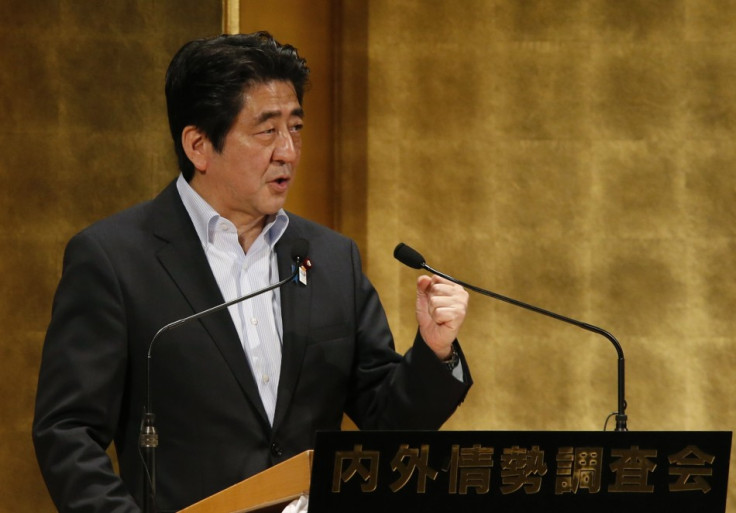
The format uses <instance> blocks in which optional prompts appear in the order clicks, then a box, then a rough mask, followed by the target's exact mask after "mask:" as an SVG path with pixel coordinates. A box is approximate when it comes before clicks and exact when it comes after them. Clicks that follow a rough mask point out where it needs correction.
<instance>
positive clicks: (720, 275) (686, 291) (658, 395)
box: [346, 0, 736, 511]
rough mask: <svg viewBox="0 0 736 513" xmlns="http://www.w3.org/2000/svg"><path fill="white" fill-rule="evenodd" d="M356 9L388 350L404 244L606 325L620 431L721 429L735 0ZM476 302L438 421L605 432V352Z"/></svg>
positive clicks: (486, 1)
mask: <svg viewBox="0 0 736 513" xmlns="http://www.w3.org/2000/svg"><path fill="white" fill-rule="evenodd" d="M368 11H369V12H368V14H367V19H368V20H369V22H368V23H369V32H368V33H369V38H368V48H367V57H368V68H367V69H368V70H369V71H368V93H367V94H368V111H367V120H368V124H367V141H368V143H367V151H366V162H367V164H366V169H367V171H366V176H367V178H366V183H367V192H366V201H367V225H366V233H367V236H366V238H367V243H366V245H367V256H368V258H367V264H368V269H369V274H370V276H371V277H372V279H373V280H374V282H375V283H376V285H377V287H378V289H379V292H380V293H381V295H382V297H383V298H384V303H385V305H386V307H387V309H388V311H389V315H390V319H391V322H392V325H393V326H394V327H395V328H396V330H395V331H396V334H397V342H398V343H399V345H400V346H401V347H402V348H406V347H407V344H408V341H409V340H410V339H411V336H412V335H413V333H414V330H415V329H416V328H415V320H414V311H413V310H414V306H413V295H414V293H413V288H414V281H415V279H416V274H417V273H416V272H415V271H413V270H409V269H406V268H400V264H398V263H397V262H395V261H393V259H392V258H391V251H392V250H393V247H394V245H395V244H396V243H398V242H399V241H404V242H406V243H408V244H410V245H413V246H415V247H416V248H417V249H418V250H419V251H420V252H422V253H423V254H424V255H425V256H426V257H427V258H428V260H429V263H430V265H433V266H435V267H437V268H440V269H443V270H445V271H446V272H448V273H450V274H453V275H455V276H457V277H459V278H461V279H464V280H466V281H469V282H472V283H476V284H478V285H480V286H485V287H487V288H490V289H492V290H494V291H496V292H499V293H502V294H506V295H509V296H512V297H516V298H518V299H521V300H525V301H528V302H530V303H533V304H537V305H539V306H542V307H546V308H549V309H552V310H555V311H557V312H559V313H562V314H565V315H568V316H571V317H575V318H578V319H581V320H583V321H587V322H590V323H593V324H598V325H600V326H602V327H603V328H605V329H608V330H610V331H611V332H613V333H614V334H615V335H616V336H617V338H619V340H620V341H621V343H622V345H623V347H624V350H625V353H626V358H627V368H628V374H627V392H628V393H627V398H628V401H629V409H628V413H629V415H630V422H629V427H630V428H631V429H636V430H669V429H683V430H688V429H701V430H733V428H734V426H736V407H735V406H734V405H733V404H731V403H733V401H730V399H729V398H730V397H732V396H733V395H734V394H736V381H734V380H733V379H730V378H728V376H732V375H733V367H734V359H736V356H735V355H736V342H735V341H734V340H733V333H734V332H736V316H734V311H736V292H735V291H736V287H734V283H735V280H736V259H734V258H733V254H734V250H735V249H736V179H735V178H734V172H733V169H734V168H735V167H736V150H734V145H733V141H734V136H736V73H734V71H733V70H734V69H736V62H734V60H735V59H736V31H734V30H733V27H734V26H736V4H735V3H734V2H730V1H726V0H722V1H715V2H699V1H696V0H675V1H670V0H666V1H665V0H655V1H646V2H644V1H635V0H626V1H620V0H577V1H576V0H573V1H564V2H563V1H558V2H555V1H545V0H531V1H524V2H516V1H511V0H494V1H491V0H468V1H464V2H443V1H440V0H436V1H404V2H393V1H388V0H377V1H372V2H370V4H369V9H368ZM346 15H348V16H349V12H346ZM347 65H348V66H349V63H348V64H347ZM470 308H471V310H470V314H469V317H468V319H467V322H466V325H465V326H464V329H463V333H462V334H461V335H462V338H461V342H462V343H463V347H464V349H465V352H466V354H467V355H468V357H469V359H470V362H471V365H472V368H473V370H474V377H475V387H474V389H473V390H471V392H470V395H469V396H468V398H467V400H466V402H465V403H464V405H463V406H462V407H461V409H460V411H459V412H458V414H457V415H456V416H455V417H454V418H453V419H451V420H450V421H449V422H448V424H447V426H446V428H448V429H491V430H492V429H512V430H514V429H520V430H528V429H570V430H578V429H593V430H596V429H601V428H602V426H603V421H604V419H605V417H606V415H607V414H608V413H609V412H610V411H612V410H613V409H614V408H615V407H616V353H615V352H614V349H613V347H611V345H610V344H609V342H608V341H606V340H605V339H603V338H601V337H598V336H596V335H593V334H590V333H588V332H585V331H582V330H578V329H576V328H574V327H571V326H566V325H564V324H560V323H558V322H555V321H553V320H550V319H548V318H545V317H540V316H537V315H535V314H533V313H530V312H526V311H523V310H518V309H515V308H514V307H512V306H509V305H506V304H503V303H498V302H493V301H492V300H489V299H487V298H483V297H480V296H474V297H472V298H471V306H470ZM734 464H736V460H734V461H732V466H733V465H734ZM731 484H732V486H731V489H732V490H736V473H732V478H731ZM732 494H733V492H732ZM729 503H730V509H729V511H736V497H734V496H733V495H732V496H731V498H730V501H729Z"/></svg>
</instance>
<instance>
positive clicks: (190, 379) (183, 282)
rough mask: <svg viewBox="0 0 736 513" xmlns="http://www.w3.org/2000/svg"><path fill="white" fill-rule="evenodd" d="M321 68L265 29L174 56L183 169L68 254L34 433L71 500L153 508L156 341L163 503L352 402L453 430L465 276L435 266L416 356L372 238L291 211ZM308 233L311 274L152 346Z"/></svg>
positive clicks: (266, 274) (407, 421)
mask: <svg viewBox="0 0 736 513" xmlns="http://www.w3.org/2000/svg"><path fill="white" fill-rule="evenodd" d="M307 78H308V68H307V67H306V63H305V61H304V60H303V59H301V58H300V57H299V56H298V55H297V53H296V51H295V49H294V48H292V47H291V46H288V45H285V46H282V45H280V44H279V43H277V42H276V41H274V40H273V38H272V37H271V36H270V35H268V34H267V33H257V34H251V35H234V36H220V37H217V38H213V39H209V40H199V41H193V42H191V43H188V44H187V45H185V46H184V47H183V48H182V49H181V50H180V51H179V52H178V53H177V55H176V56H175V57H174V59H173V60H172V62H171V64H170V66H169V70H168V72H167V78H166V97H167V106H168V113H169V122H170V126H171V132H172V136H173V138H174V144H175V148H176V152H177V157H178V160H179V167H180V170H181V175H180V176H179V178H178V179H177V180H175V181H174V182H172V184H171V185H169V186H168V187H167V188H166V189H165V190H164V191H163V192H162V193H161V194H160V195H159V196H158V197H157V198H155V199H154V200H153V201H150V202H147V203H144V204H141V205H138V206H136V207H133V208H131V209H129V210H127V211H124V212H122V213H119V214H117V215H115V216H112V217H111V218H109V219H106V220H103V221H100V222H98V223H96V224H94V225H92V226H91V227H89V228H88V229H86V230H84V231H82V232H81V233H80V234H78V235H77V236H75V237H74V238H73V239H72V240H71V241H70V242H69V245H68V247H67V250H66V253H65V259H64V269H63V273H62V278H61V281H60V284H59V288H58V290H57V293H56V296H55V299H54V307H53V313H52V319H51V323H50V325H49V330H48V333H47V336H46V342H45V345H44V352H43V361H42V366H41V371H40V378H39V386H38V395H37V402H36V417H35V420H34V428H33V434H34V442H35V446H36V453H37V456H38V460H39V464H40V466H41V469H42V472H43V474H44V477H45V479H46V482H47V485H48V487H49V490H50V492H51V495H52V497H53V499H54V501H55V503H56V505H57V507H58V508H59V509H60V510H61V511H69V512H72V511H73V512H93V511H94V512H97V511H99V512H105V513H114V512H137V511H140V509H139V506H138V504H140V503H141V500H142V499H141V496H142V483H143V474H144V471H143V466H142V463H141V455H140V453H139V448H138V435H139V430H140V423H141V418H142V413H143V408H144V404H145V403H146V381H147V379H146V362H147V353H148V351H149V348H150V349H151V359H150V364H151V368H150V371H151V372H150V377H151V380H150V383H151V386H150V390H151V397H152V400H151V403H152V409H153V412H154V413H155V415H156V427H157V430H158V432H159V435H160V444H159V446H158V448H157V454H156V458H157V480H156V489H157V497H156V502H157V506H158V508H159V510H160V511H176V510H178V509H181V508H183V507H185V506H187V505H189V504H191V503H193V502H196V501H197V500H200V499H202V498H205V497H207V496H209V495H211V494H213V493H215V492H217V491H220V490H221V489H223V488H225V487H227V486H229V485H231V484H233V483H236V482H238V481H240V480H242V479H244V478H246V477H248V476H250V475H253V474H255V473H257V472H260V471H262V470H264V469H265V468H268V467H269V466H271V465H273V464H275V463H278V462H280V461H283V460H284V459H287V458H289V457H291V456H293V455H295V454H298V453H300V452H301V451H303V450H305V449H308V448H310V447H311V446H312V444H313V436H314V433H315V431H316V430H319V429H332V430H336V429H339V427H340V423H341V419H342V415H343V413H344V412H345V413H347V414H348V415H349V416H350V417H351V418H352V419H353V420H354V421H355V422H356V424H357V425H358V426H359V427H360V428H362V429H436V428H438V427H439V426H440V425H441V424H442V423H443V422H444V421H445V420H446V419H447V418H448V417H449V416H450V415H451V413H452V412H453V411H454V410H455V408H456V407H457V406H458V404H459V403H460V402H461V401H462V400H463V398H464V396H465V394H466V393H467V390H468V388H469V386H470V383H471V380H470V375H469V371H468V369H467V366H466V365H465V363H464V361H462V363H460V365H457V362H458V359H459V360H462V355H461V354H460V351H459V346H458V345H457V342H456V336H457V333H458V330H459V328H460V325H461V324H462V322H463V319H464V317H465V312H466V306H467V293H466V292H465V291H464V290H463V289H462V288H460V287H458V286H456V285H454V284H451V283H449V282H447V281H444V280H442V279H439V278H436V277H434V278H430V277H427V276H423V277H420V278H419V280H418V282H417V320H418V324H419V329H418V333H417V337H416V340H415V342H414V345H413V347H412V349H411V350H410V351H409V352H408V353H407V354H406V355H405V356H404V357H403V358H402V357H401V356H400V355H398V354H396V353H395V352H394V350H393V341H392V337H391V333H390V331H389V328H388V325H387V322H386V318H385V315H384V312H383V309H382V307H381V304H380V302H379V300H378V297H377V295H376V292H375V290H374V288H373V287H372V285H371V284H370V283H369V282H368V280H367V278H366V277H365V276H364V275H363V273H362V271H361V263H360V257H359V254H358V251H357V248H356V246H355V244H354V243H353V242H352V241H350V240H349V239H347V238H345V237H343V236H341V235H339V234H337V233H335V232H332V231H330V230H328V229H326V228H324V227H321V226H319V225H316V224H314V223H312V222H309V221H307V220H305V219H302V218H300V217H298V216H295V215H293V214H287V213H285V212H284V211H283V209H282V207H283V204H284V201H285V200H286V195H287V192H288V190H289V186H290V184H291V182H292V180H293V179H294V176H295V175H294V173H295V171H296V168H297V165H298V163H299V156H300V151H301V135H300V132H301V129H302V123H303V111H302V97H303V91H304V87H305V84H306V83H307ZM300 239H305V240H306V241H308V242H309V254H308V256H309V259H310V261H311V262H312V263H313V266H312V268H311V269H309V270H308V271H307V274H306V277H305V278H304V279H303V280H301V281H300V282H296V283H288V284H286V285H285V286H284V287H283V288H282V289H280V290H279V289H277V290H274V291H273V292H270V293H267V294H262V295H260V296H258V297H256V298H253V299H250V300H247V301H245V302H241V303H238V304H237V305H235V306H232V307H230V308H229V309H227V310H222V311H220V312H217V313H214V314H212V315H208V316H205V317H203V318H201V319H199V320H196V321H193V322H190V323H188V324H186V326H182V327H181V328H176V329H174V330H171V331H169V332H167V333H165V334H164V335H162V336H161V337H160V338H159V339H157V342H156V344H155V346H151V340H152V338H153V336H154V334H155V333H156V332H157V331H158V330H159V329H160V328H161V327H162V326H164V325H166V324H168V323H170V322H172V321H175V320H177V319H181V318H184V317H187V316H189V315H192V314H193V313H196V312H200V311H203V310H205V309H207V308H209V307H212V306H214V305H216V304H219V303H222V302H224V301H225V300H231V299H234V298H236V297H239V296H242V295H245V294H247V293H249V292H252V291H255V290H257V289H260V288H262V287H264V286H266V285H268V284H271V283H275V282H277V281H278V280H279V279H283V278H284V277H288V276H289V275H290V274H291V273H292V266H293V264H294V262H293V260H292V258H291V251H292V250H293V248H294V246H295V245H296V244H297V242H296V241H298V240H300ZM112 441H114V442H115V449H116V451H117V454H118V459H119V464H120V476H119V477H118V476H117V475H116V474H115V472H114V471H113V466H112V464H111V462H110V459H109V458H108V456H107V454H106V449H107V448H108V446H109V444H110V443H111V442H112Z"/></svg>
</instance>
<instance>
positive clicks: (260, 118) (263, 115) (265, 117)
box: [256, 107, 304, 125]
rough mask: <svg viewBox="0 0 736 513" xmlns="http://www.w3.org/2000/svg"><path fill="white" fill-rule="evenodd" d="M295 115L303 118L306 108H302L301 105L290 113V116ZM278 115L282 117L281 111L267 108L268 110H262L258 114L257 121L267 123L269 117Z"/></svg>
mask: <svg viewBox="0 0 736 513" xmlns="http://www.w3.org/2000/svg"><path fill="white" fill-rule="evenodd" d="M293 116H296V117H300V118H303V117H304V109H302V108H301V107H297V108H296V109H294V110H292V111H291V113H290V114H289V117H293ZM278 117H281V111H279V110H267V111H266V112H262V113H261V114H260V115H259V116H258V118H256V123H257V124H259V125H260V124H261V123H265V122H266V121H268V120H269V119H273V118H278Z"/></svg>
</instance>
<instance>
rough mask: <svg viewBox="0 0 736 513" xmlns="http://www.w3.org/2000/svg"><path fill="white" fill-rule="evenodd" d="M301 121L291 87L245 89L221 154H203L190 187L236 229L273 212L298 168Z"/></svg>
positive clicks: (277, 83) (267, 85)
mask: <svg viewBox="0 0 736 513" xmlns="http://www.w3.org/2000/svg"><path fill="white" fill-rule="evenodd" d="M302 117H303V111H302V108H301V106H300V105H299V101H298V100H297V97H296V93H295V91H294V86H293V85H292V84H291V82H284V81H273V82H267V83H265V84H255V85H253V86H251V87H250V88H249V89H248V90H247V91H246V92H245V94H244V96H243V109H242V110H241V111H240V113H239V114H238V116H237V118H236V119H235V123H234V124H233V126H232V128H231V129H230V132H228V134H227V136H226V137H225V144H224V146H223V148H222V151H221V152H220V153H217V152H216V151H214V150H212V151H211V152H210V153H209V158H208V159H207V164H206V169H203V170H200V171H201V173H200V172H199V171H195V176H194V178H193V179H192V182H191V184H192V187H194V188H195V189H196V190H198V192H200V194H202V196H203V197H204V198H205V199H206V200H207V201H208V202H209V203H210V204H211V205H212V206H213V208H215V210H217V212H218V213H219V214H220V215H222V216H224V217H226V218H228V219H230V220H231V221H233V222H235V223H236V224H238V223H240V222H244V221H245V222H247V221H249V220H250V221H256V220H260V219H261V218H263V217H264V216H268V215H271V214H274V213H276V212H277V211H278V210H279V209H280V208H281V207H283V205H284V202H285V201H286V195H287V192H288V190H289V186H290V185H291V181H292V180H293V178H294V173H295V171H296V167H297V165H298V164H299V158H300V156H301V145H302V141H301V129H302V123H303V121H302Z"/></svg>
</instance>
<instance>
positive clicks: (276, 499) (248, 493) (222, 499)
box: [180, 451, 313, 513]
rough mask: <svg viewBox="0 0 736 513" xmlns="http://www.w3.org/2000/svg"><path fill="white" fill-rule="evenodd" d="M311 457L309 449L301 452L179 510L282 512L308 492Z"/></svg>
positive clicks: (188, 512)
mask: <svg viewBox="0 0 736 513" xmlns="http://www.w3.org/2000/svg"><path fill="white" fill-rule="evenodd" d="M312 456H313V452H312V451H304V452H303V453H301V454H299V455H297V456H294V457H293V458H290V459H288V460H286V461H284V462H283V463H280V464H278V465H275V466H273V467H271V468H269V469H267V470H264V471H263V472H261V473H260V474H256V475H255V476H253V477H251V478H249V479H246V480H244V481H241V482H240V483H237V484H234V485H233V486H231V487H229V488H225V489H224V490H222V491H221V492H218V493H216V494H214V495H211V496H210V497H207V498H206V499H204V500H201V501H199V502H197V503H196V504H192V505H191V506H189V507H188V508H185V509H183V510H181V511H180V513H245V512H250V511H253V512H259V513H272V512H273V513H276V512H278V513H281V511H282V510H283V509H284V508H285V507H286V505H287V504H289V503H290V502H291V501H293V500H294V499H298V498H299V496H301V495H303V494H308V493H309V483H310V480H311V479H310V478H311V475H312Z"/></svg>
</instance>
